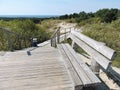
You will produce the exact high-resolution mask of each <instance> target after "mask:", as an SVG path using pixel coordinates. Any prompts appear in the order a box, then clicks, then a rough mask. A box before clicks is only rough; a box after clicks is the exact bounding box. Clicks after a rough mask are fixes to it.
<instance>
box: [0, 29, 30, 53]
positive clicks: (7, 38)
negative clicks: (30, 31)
mask: <svg viewBox="0 0 120 90" xmlns="http://www.w3.org/2000/svg"><path fill="white" fill-rule="evenodd" d="M0 39H1V43H0V46H1V49H2V50H10V51H13V50H20V49H23V48H26V47H30V46H31V45H32V43H31V40H30V38H27V37H25V36H22V35H20V34H17V33H15V32H12V31H10V30H7V29H3V28H0Z"/></svg>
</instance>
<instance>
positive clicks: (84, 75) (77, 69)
mask: <svg viewBox="0 0 120 90" xmlns="http://www.w3.org/2000/svg"><path fill="white" fill-rule="evenodd" d="M58 48H59V49H60V50H62V55H63V56H64V57H65V56H66V57H65V58H64V59H65V60H66V59H67V60H68V61H67V66H68V69H69V66H70V68H73V69H74V72H72V73H77V78H78V77H79V79H78V80H77V82H79V80H80V81H81V82H82V84H83V85H84V86H87V85H93V84H98V83H101V81H100V80H99V79H98V78H97V77H96V76H95V75H94V73H93V72H92V71H91V70H90V69H89V68H88V67H87V65H86V64H85V63H84V62H83V61H81V60H80V59H79V58H78V57H77V56H76V53H75V51H74V50H73V49H72V48H71V47H70V45H68V44H61V47H60V45H58ZM68 62H69V64H68ZM69 70H70V69H69ZM73 78H74V81H75V76H73Z"/></svg>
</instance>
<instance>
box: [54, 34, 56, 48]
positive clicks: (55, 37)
mask: <svg viewBox="0 0 120 90" xmlns="http://www.w3.org/2000/svg"><path fill="white" fill-rule="evenodd" d="M54 47H56V35H55V37H54Z"/></svg>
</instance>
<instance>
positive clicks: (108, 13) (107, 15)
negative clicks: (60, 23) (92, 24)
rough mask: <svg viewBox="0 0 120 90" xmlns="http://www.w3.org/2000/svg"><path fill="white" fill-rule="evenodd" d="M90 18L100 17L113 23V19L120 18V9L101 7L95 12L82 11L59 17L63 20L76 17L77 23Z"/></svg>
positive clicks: (103, 20) (106, 21)
mask: <svg viewBox="0 0 120 90" xmlns="http://www.w3.org/2000/svg"><path fill="white" fill-rule="evenodd" d="M90 18H100V19H101V21H102V22H105V23H111V22H112V21H114V20H116V19H118V18H120V10H119V9H113V8H112V9H107V8H106V9H100V10H98V11H96V12H95V13H93V12H89V13H86V12H84V11H82V12H80V13H73V14H70V15H68V14H66V15H62V16H60V17H59V19H62V20H64V19H75V21H76V22H77V23H79V22H81V21H83V20H86V19H90Z"/></svg>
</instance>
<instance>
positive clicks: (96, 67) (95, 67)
mask: <svg viewBox="0 0 120 90" xmlns="http://www.w3.org/2000/svg"><path fill="white" fill-rule="evenodd" d="M91 69H92V71H93V72H94V74H96V75H98V74H99V71H100V65H99V64H98V63H97V62H96V61H95V60H94V58H92V59H91Z"/></svg>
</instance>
